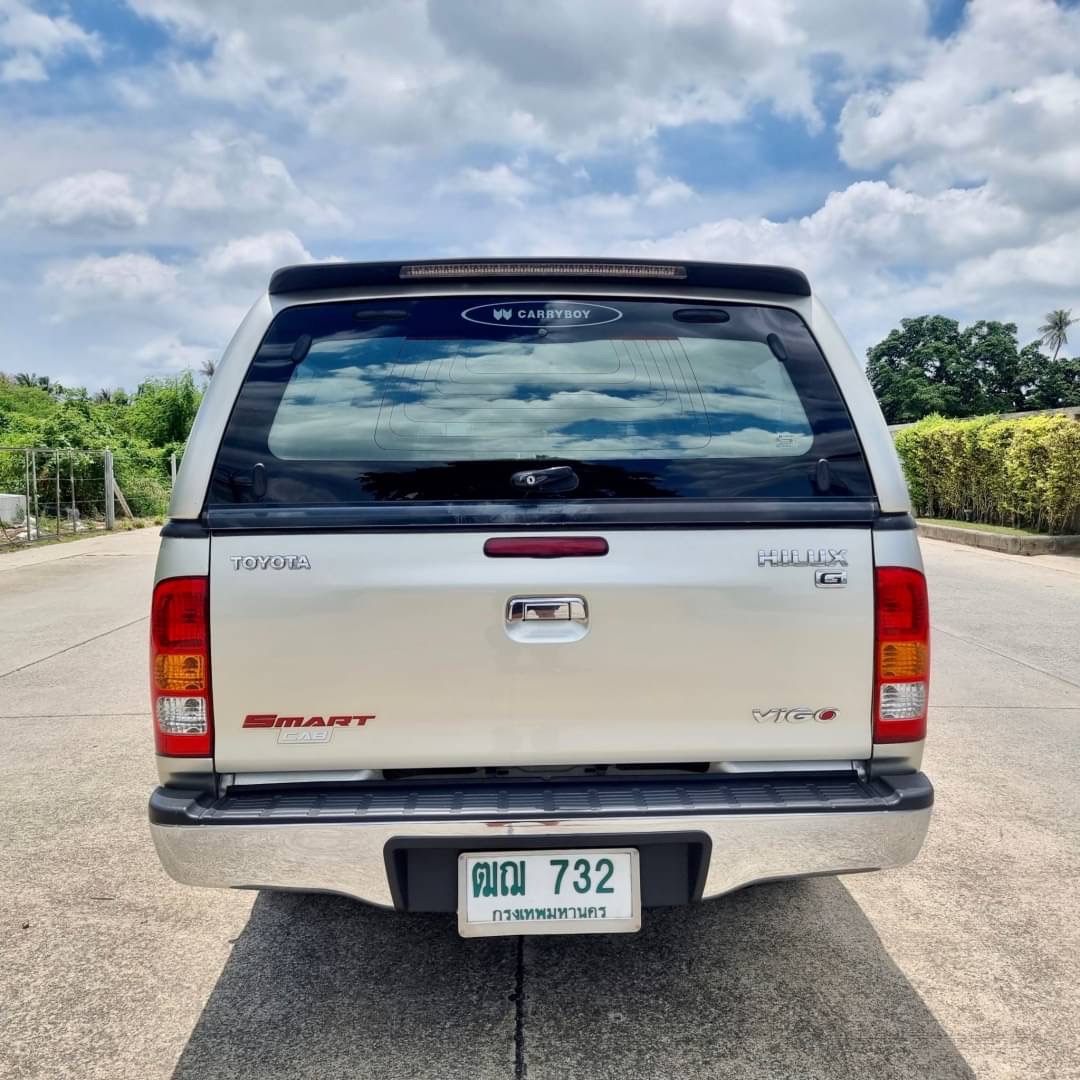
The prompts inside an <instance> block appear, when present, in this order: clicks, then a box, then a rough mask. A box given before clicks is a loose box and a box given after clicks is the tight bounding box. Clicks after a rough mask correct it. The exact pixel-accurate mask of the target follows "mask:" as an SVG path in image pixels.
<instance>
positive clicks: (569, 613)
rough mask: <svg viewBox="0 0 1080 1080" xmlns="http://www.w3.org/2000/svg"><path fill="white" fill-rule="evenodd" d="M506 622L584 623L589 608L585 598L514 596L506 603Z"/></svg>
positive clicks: (587, 619)
mask: <svg viewBox="0 0 1080 1080" xmlns="http://www.w3.org/2000/svg"><path fill="white" fill-rule="evenodd" d="M506 621H507V622H508V623H520V622H541V621H542V622H578V623H584V622H588V621H589V608H588V605H587V604H586V603H585V598H584V597H583V596H512V597H510V599H509V600H508V601H507V602H506Z"/></svg>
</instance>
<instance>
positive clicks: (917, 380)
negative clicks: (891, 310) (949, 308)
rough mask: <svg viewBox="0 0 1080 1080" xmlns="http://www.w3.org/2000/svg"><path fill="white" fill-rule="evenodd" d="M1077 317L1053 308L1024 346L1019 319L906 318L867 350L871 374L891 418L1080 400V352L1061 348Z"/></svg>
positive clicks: (1038, 406)
mask: <svg viewBox="0 0 1080 1080" xmlns="http://www.w3.org/2000/svg"><path fill="white" fill-rule="evenodd" d="M1077 321H1078V320H1076V319H1074V318H1073V317H1072V312H1071V311H1069V310H1058V311H1051V312H1049V313H1047V315H1045V316H1044V323H1043V325H1042V326H1041V327H1040V328H1039V333H1040V335H1041V336H1040V337H1039V338H1038V340H1036V341H1033V342H1030V343H1029V344H1027V345H1025V346H1023V347H1022V348H1021V347H1020V343H1019V341H1018V339H1017V330H1016V324H1015V323H1003V322H993V321H987V320H984V319H980V320H979V321H978V322H975V323H973V324H972V325H971V326H965V327H961V326H960V324H959V323H958V322H957V321H956V320H955V319H949V318H946V317H945V316H944V315H920V316H918V317H917V318H914V319H903V320H901V323H900V327H899V329H896V330H893V331H891V332H890V333H889V334H888V336H887V337H886V338H885V339H884V340H883V341H880V342H879V343H878V344H877V345H875V346H874V347H873V348H871V349H870V350H869V351H868V352H867V363H866V374H867V376H868V377H869V379H870V385H871V386H872V387H873V388H874V393H875V394H877V398H878V401H880V402H881V409H882V411H883V412H884V413H885V419H886V420H887V421H888V422H889V423H890V424H905V423H910V422H912V421H915V420H921V419H922V418H923V417H924V416H929V415H931V414H937V415H939V416H946V417H964V416H982V415H985V414H988V413H1003V412H1024V411H1026V410H1030V409H1057V408H1061V407H1062V406H1065V405H1080V357H1072V358H1071V359H1070V358H1069V357H1065V356H1062V355H1061V350H1062V349H1063V347H1064V346H1065V345H1067V344H1068V340H1069V328H1070V326H1073V325H1074V324H1076V323H1077ZM1044 349H1048V350H1049V354H1047V353H1046V352H1044V351H1043V350H1044Z"/></svg>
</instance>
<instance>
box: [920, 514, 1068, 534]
mask: <svg viewBox="0 0 1080 1080" xmlns="http://www.w3.org/2000/svg"><path fill="white" fill-rule="evenodd" d="M919 521H925V522H926V524H927V525H951V526H952V527H953V528H955V529H974V530H975V531H977V532H990V533H1005V535H1006V536H1049V535H1050V534H1049V533H1041V532H1036V530H1035V529H1014V528H1012V527H1011V526H1009V525H987V524H985V523H984V522H982V521H957V520H956V519H955V518H929V517H921V518H919Z"/></svg>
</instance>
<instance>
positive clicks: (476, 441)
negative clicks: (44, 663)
mask: <svg viewBox="0 0 1080 1080" xmlns="http://www.w3.org/2000/svg"><path fill="white" fill-rule="evenodd" d="M823 458H824V459H827V461H828V463H829V467H828V469H827V470H825V471H824V472H823V471H822V470H821V469H820V468H819V467H818V462H819V461H820V460H821V459H823ZM556 466H565V467H567V468H568V469H569V470H570V471H571V472H572V477H571V478H570V479H569V480H568V481H567V482H565V483H561V484H557V485H553V488H554V490H551V491H548V490H545V489H544V488H543V485H541V486H539V487H537V488H536V489H535V490H533V489H530V490H529V491H528V494H529V495H530V497H536V498H539V497H547V498H559V499H566V498H572V499H597V498H635V499H636V498H643V497H648V498H706V499H725V498H741V499H745V498H748V497H750V498H754V497H763V498H765V497H767V498H807V497H822V496H824V497H843V496H858V497H865V496H867V495H869V494H871V488H870V482H869V478H868V475H867V471H866V468H865V465H864V462H863V460H862V456H861V453H860V450H859V445H858V440H857V438H856V436H855V432H854V430H853V428H852V424H851V420H850V418H849V416H848V414H847V411H846V409H845V407H844V404H843V402H842V400H841V398H840V395H839V392H838V390H837V387H836V384H835V382H834V381H833V379H832V376H831V374H830V373H829V371H828V368H827V365H826V364H825V361H824V359H823V357H822V356H821V354H820V352H819V351H818V349H817V346H816V344H815V343H814V341H813V338H812V337H811V336H810V334H809V332H808V331H807V328H806V326H805V325H804V324H803V322H802V320H801V319H800V318H799V317H798V316H797V315H795V314H794V313H793V312H790V311H786V310H782V309H776V308H767V307H756V306H750V305H725V306H711V305H689V304H685V303H674V302H655V301H654V302H642V301H625V302H620V301H616V300H610V299H606V300H603V301H595V302H594V301H591V300H587V299H582V298H580V297H575V298H573V299H570V298H560V297H554V296H553V297H550V298H546V299H532V298H530V299H523V298H521V297H517V298H514V297H510V298H506V297H501V298H500V297H474V296H469V297H455V298H438V299H407V300H401V301H393V302H387V301H380V302H377V303H376V302H371V303H356V302H352V303H325V304H315V305H307V306H300V307H292V308H288V309H286V310H285V311H283V312H282V313H281V314H279V315H278V316H277V318H276V319H275V320H274V322H273V324H272V325H271V327H270V329H269V331H268V332H267V335H266V337H265V339H264V341H263V343H262V345H261V346H260V348H259V351H258V353H257V354H256V356H255V358H254V360H253V361H252V364H251V367H250V369H249V371H248V373H247V377H246V379H245V381H244V384H243V387H242V389H241V391H240V395H239V398H238V400H237V403H236V407H235V409H234V411H233V415H232V417H231V419H230V422H229V424H228V427H227V430H226V433H225V437H224V440H223V442H222V446H221V449H220V453H219V456H218V460H217V463H216V467H215V470H214V477H213V482H212V487H211V492H210V500H209V501H210V503H211V504H236V503H251V502H256V503H261V504H263V505H313V504H320V505H327V504H329V505H341V504H353V503H368V502H381V501H397V500H419V501H426V500H431V501H440V502H443V501H458V500H470V501H472V500H483V501H492V500H494V501H503V500H505V501H519V500H521V499H522V497H523V490H524V489H523V487H522V484H521V474H522V473H523V472H527V471H529V470H534V469H535V470H540V469H551V468H553V467H556ZM823 476H826V477H827V480H828V483H827V485H824V486H823V484H822V477H823ZM515 477H517V480H515Z"/></svg>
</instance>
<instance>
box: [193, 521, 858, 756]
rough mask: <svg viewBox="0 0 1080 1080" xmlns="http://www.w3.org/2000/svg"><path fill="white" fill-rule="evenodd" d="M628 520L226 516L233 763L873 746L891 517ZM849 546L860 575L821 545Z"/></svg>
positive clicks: (220, 729) (219, 663)
mask: <svg viewBox="0 0 1080 1080" xmlns="http://www.w3.org/2000/svg"><path fill="white" fill-rule="evenodd" d="M559 535H563V536H566V535H572V534H566V533H562V534H559ZM605 535H606V538H607V540H608V542H609V545H610V550H609V552H608V554H607V555H605V556H603V557H600V558H558V559H550V560H542V559H527V558H526V559H514V558H509V559H497V558H488V557H486V556H485V555H484V552H483V546H484V540H485V539H486V537H485V536H484V534H482V533H476V532H451V533H446V532H427V533H418V534H401V533H377V532H366V533H365V532H348V533H346V532H342V533H334V532H327V533H315V534H307V535H304V534H290V535H251V534H247V535H229V534H227V533H222V534H217V535H215V536H214V537H213V539H212V541H211V648H212V671H213V692H214V713H215V763H216V767H217V769H218V770H220V771H225V772H234V771H242V772H254V771H292V770H310V769H334V770H338V769H342V770H344V769H364V768H374V769H378V768H423V767H454V766H478V765H560V764H565V765H570V764H631V763H676V762H706V761H707V762H716V761H730V762H738V761H765V760H778V761H779V760H785V759H786V760H801V761H812V760H822V761H825V760H836V759H852V758H865V757H867V756H869V753H870V743H871V721H870V708H869V706H870V701H871V695H872V687H871V683H872V642H873V618H874V616H873V566H872V551H871V534H870V531H869V529H865V528H844V529H839V528H792V529H761V528H753V527H747V528H726V529H697V530H685V531H683V530H672V529H664V530H640V531H639V530H626V531H610V532H608V533H606V534H605ZM774 550H775V551H776V552H777V553H780V552H783V551H787V552H789V553H795V555H794V556H793V557H789V559H788V561H787V562H785V561H784V560H783V559H782V558H779V557H778V558H776V559H773V558H772V554H771V553H772V552H773V551H774ZM830 550H831V551H832V552H833V553H835V554H836V555H838V557H841V558H843V560H844V561H845V562H846V563H847V566H846V567H845V569H846V585H844V586H843V587H821V583H819V582H818V580H817V576H818V571H817V569H815V567H814V566H812V565H808V564H807V559H808V558H810V559H814V558H817V557H819V556H820V555H821V554H824V556H825V561H828V559H829V555H828V553H829V552H830ZM841 551H842V552H843V555H842V556H840V555H839V553H840V552H841ZM759 552H764V553H765V557H764V558H761V557H759ZM793 562H794V564H792V563H793ZM578 598H580V599H581V600H582V601H583V602H584V603H583V605H581V607H580V609H579V608H577V607H576V606H575V607H574V609H573V610H574V613H575V614H577V615H579V616H580V615H584V616H585V617H584V619H582V618H580V617H579V618H565V619H564V618H563V617H562V616H563V614H564V613H565V614H570V605H567V606H566V607H565V608H561V609H558V610H556V609H555V608H547V607H545V606H544V604H543V603H541V604H539V605H535V606H534V608H532V609H530V610H532V611H533V613H534V614H537V613H538V614H539V615H541V616H546V615H554V616H556V617H555V618H547V617H539V618H526V619H523V620H509V619H508V615H509V614H510V605H511V601H513V600H515V599H516V600H526V601H527V600H538V601H545V600H547V601H553V600H569V599H578Z"/></svg>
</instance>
